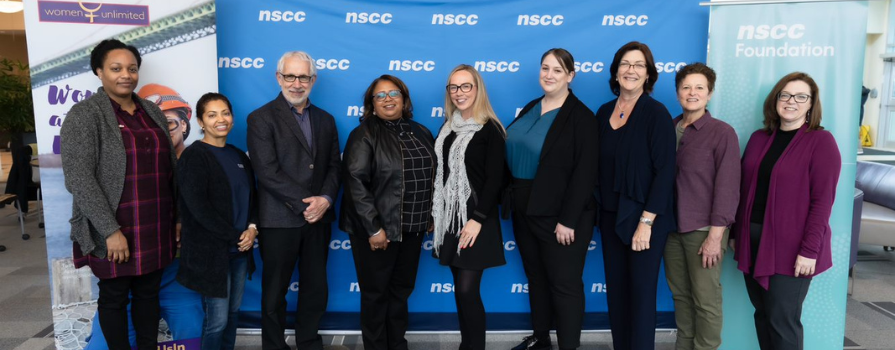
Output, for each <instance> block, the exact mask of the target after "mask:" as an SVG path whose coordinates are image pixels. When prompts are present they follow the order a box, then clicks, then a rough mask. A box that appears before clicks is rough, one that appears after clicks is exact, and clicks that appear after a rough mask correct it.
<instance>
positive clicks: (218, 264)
mask: <svg viewBox="0 0 895 350" xmlns="http://www.w3.org/2000/svg"><path fill="white" fill-rule="evenodd" d="M215 149H219V148H218V147H214V146H212V145H209V144H207V143H204V142H193V144H191V145H190V146H189V147H187V148H186V149H185V150H184V151H183V154H181V155H180V159H179V160H178V161H177V172H176V176H177V185H178V199H179V206H178V214H179V215H180V221H181V224H182V227H183V228H182V229H181V237H180V243H181V248H180V269H179V270H178V271H177V281H178V282H180V283H181V284H183V285H184V286H185V287H187V288H189V289H192V290H195V291H197V292H199V293H201V294H202V295H205V296H208V297H212V298H225V297H227V295H228V293H229V289H228V287H227V276H229V273H230V263H229V261H230V248H231V247H233V246H234V245H235V242H234V241H233V237H239V235H240V234H242V232H243V231H245V230H246V228H247V226H248V225H246V226H242V227H235V226H233V217H234V212H235V211H236V210H237V209H236V208H234V206H233V191H232V190H231V189H230V187H231V185H230V181H229V179H228V176H227V171H226V170H225V168H226V166H222V165H221V163H220V162H219V161H218V159H217V157H216V156H215V151H214V150H215ZM224 149H226V150H227V151H228V152H230V154H232V155H235V156H237V157H239V159H240V160H241V164H243V168H242V171H243V173H242V174H243V176H244V177H245V178H246V180H247V184H248V191H249V196H248V200H247V203H240V205H239V206H243V205H246V206H247V208H248V211H247V214H248V222H250V223H256V222H257V217H258V210H257V205H256V202H255V198H256V197H255V186H254V185H255V176H254V173H253V169H252V165H251V162H250V161H249V158H248V156H246V155H245V152H243V151H242V150H240V149H239V148H236V147H234V146H233V145H227V146H226V147H224ZM247 255H248V258H249V261H248V274H249V276H251V275H252V271H254V269H255V263H254V261H253V259H252V257H253V253H252V250H251V249H250V250H249V251H248V254H247Z"/></svg>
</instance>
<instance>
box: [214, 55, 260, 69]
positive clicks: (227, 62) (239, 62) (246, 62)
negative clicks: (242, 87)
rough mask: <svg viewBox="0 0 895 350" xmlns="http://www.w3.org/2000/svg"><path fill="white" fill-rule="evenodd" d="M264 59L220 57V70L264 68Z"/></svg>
mask: <svg viewBox="0 0 895 350" xmlns="http://www.w3.org/2000/svg"><path fill="white" fill-rule="evenodd" d="M262 67H264V59H263V58H261V57H257V58H251V57H219V58H218V68H262Z"/></svg>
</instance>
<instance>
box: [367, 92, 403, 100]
mask: <svg viewBox="0 0 895 350" xmlns="http://www.w3.org/2000/svg"><path fill="white" fill-rule="evenodd" d="M386 96H388V97H391V98H398V97H401V91H398V90H392V91H388V92H386V91H380V92H377V93H375V94H373V99H375V100H376V101H385V97H386Z"/></svg>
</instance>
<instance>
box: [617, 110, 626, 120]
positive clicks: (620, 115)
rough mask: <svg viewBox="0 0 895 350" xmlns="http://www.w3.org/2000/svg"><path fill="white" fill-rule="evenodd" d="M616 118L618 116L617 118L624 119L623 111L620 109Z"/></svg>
mask: <svg viewBox="0 0 895 350" xmlns="http://www.w3.org/2000/svg"><path fill="white" fill-rule="evenodd" d="M618 118H619V119H625V111H622V112H621V113H619V114H618Z"/></svg>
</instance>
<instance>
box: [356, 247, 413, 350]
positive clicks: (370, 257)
mask: <svg viewBox="0 0 895 350" xmlns="http://www.w3.org/2000/svg"><path fill="white" fill-rule="evenodd" d="M350 238H351V254H352V255H354V268H355V269H356V270H357V283H358V285H359V286H360V324H361V325H360V328H361V334H362V337H363V340H364V349H366V350H386V349H388V350H407V339H405V338H404V334H405V333H407V324H408V311H407V299H408V298H410V294H411V293H413V287H414V286H415V285H416V272H417V270H418V269H419V266H420V251H421V248H422V243H423V234H422V233H406V232H405V233H404V234H403V237H402V241H401V242H396V241H392V242H390V243H389V244H388V248H386V249H385V250H377V251H372V250H370V240H369V238H368V237H367V236H366V235H363V236H357V235H350Z"/></svg>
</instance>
